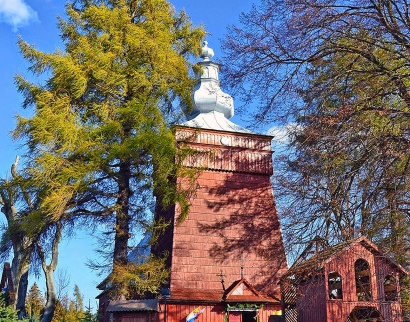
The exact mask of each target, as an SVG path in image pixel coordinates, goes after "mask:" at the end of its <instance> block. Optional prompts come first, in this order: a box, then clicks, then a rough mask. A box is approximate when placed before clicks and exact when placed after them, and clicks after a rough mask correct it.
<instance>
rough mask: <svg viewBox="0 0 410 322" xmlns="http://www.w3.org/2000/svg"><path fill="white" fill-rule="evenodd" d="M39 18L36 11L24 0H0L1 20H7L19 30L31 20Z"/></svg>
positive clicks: (6, 21)
mask: <svg viewBox="0 0 410 322" xmlns="http://www.w3.org/2000/svg"><path fill="white" fill-rule="evenodd" d="M35 20H37V12H35V11H34V10H33V9H32V8H31V7H30V6H29V5H27V4H26V3H25V2H24V0H0V22H5V23H8V24H10V25H11V26H12V27H13V30H15V31H16V30H17V29H18V28H19V27H21V26H24V25H27V24H28V23H30V22H31V21H35Z"/></svg>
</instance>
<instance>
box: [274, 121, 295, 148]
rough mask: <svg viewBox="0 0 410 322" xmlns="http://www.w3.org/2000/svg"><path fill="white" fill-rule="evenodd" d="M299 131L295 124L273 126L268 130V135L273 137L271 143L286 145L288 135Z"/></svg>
mask: <svg viewBox="0 0 410 322" xmlns="http://www.w3.org/2000/svg"><path fill="white" fill-rule="evenodd" d="M298 129H300V125H297V124H296V123H288V124H286V125H283V126H273V127H271V128H270V129H269V130H268V134H269V135H272V136H273V141H274V142H275V143H277V144H288V143H289V135H290V134H291V133H294V132H295V131H296V130H298Z"/></svg>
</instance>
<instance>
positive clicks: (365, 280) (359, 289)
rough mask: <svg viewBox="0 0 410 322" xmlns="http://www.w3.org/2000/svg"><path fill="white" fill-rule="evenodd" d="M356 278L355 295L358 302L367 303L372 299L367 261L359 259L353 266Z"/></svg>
mask: <svg viewBox="0 0 410 322" xmlns="http://www.w3.org/2000/svg"><path fill="white" fill-rule="evenodd" d="M354 270H355V277H356V295H357V299H358V301H369V300H371V299H372V288H371V279H370V265H369V263H368V262H367V261H365V260H364V259H362V258H359V259H358V260H357V261H356V262H355V264H354Z"/></svg>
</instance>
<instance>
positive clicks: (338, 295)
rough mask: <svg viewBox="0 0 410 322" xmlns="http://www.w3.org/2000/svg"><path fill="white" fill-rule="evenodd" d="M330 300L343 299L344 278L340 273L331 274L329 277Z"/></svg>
mask: <svg viewBox="0 0 410 322" xmlns="http://www.w3.org/2000/svg"><path fill="white" fill-rule="evenodd" d="M327 282H328V289H329V298H330V299H332V300H334V299H343V293H342V277H341V276H340V274H339V273H338V272H330V273H329V276H328V280H327Z"/></svg>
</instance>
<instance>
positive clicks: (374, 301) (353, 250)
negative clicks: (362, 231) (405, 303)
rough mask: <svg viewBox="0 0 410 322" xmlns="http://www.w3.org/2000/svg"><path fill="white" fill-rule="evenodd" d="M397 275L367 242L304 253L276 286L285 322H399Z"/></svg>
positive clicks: (394, 267)
mask: <svg viewBox="0 0 410 322" xmlns="http://www.w3.org/2000/svg"><path fill="white" fill-rule="evenodd" d="M316 242H318V241H316ZM401 274H407V272H406V270H405V269H404V268H403V267H401V266H400V265H399V264H397V263H396V262H395V261H393V260H392V259H390V258H388V257H387V256H385V255H384V254H382V253H381V252H380V251H379V249H378V248H377V247H376V246H375V245H374V244H373V243H371V242H370V241H369V240H368V239H366V238H365V237H360V238H357V239H355V240H353V241H351V242H348V243H343V244H339V245H336V246H332V247H323V248H322V249H321V250H320V251H316V252H314V253H312V252H309V251H307V252H305V253H304V254H303V256H302V257H301V258H300V259H299V260H298V261H296V262H295V264H294V265H293V266H292V267H291V268H290V269H289V271H288V272H287V273H286V274H285V275H284V276H283V277H282V279H281V282H280V284H281V290H282V301H283V309H284V315H285V316H286V321H287V322H292V321H294V322H296V321H298V322H312V321H323V322H330V321H332V322H336V321H337V322H339V321H347V322H357V321H363V322H364V321H374V322H375V321H385V322H399V321H402V314H401V305H400V296H399V294H400V286H399V276H400V275H401Z"/></svg>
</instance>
